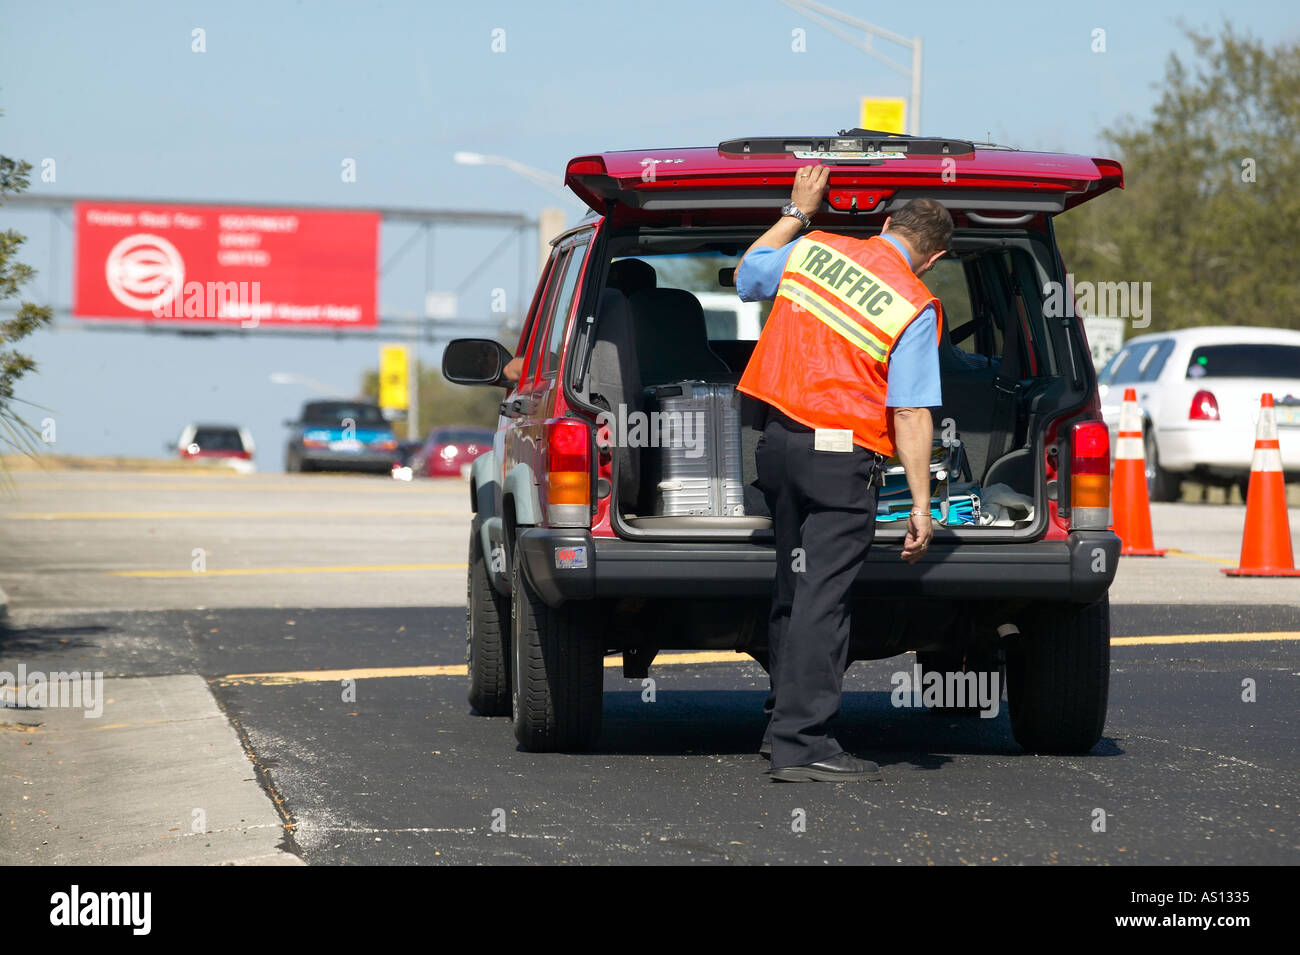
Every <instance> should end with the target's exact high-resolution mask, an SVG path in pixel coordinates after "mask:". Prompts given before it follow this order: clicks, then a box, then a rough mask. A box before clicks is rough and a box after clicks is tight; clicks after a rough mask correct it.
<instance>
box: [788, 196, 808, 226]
mask: <svg viewBox="0 0 1300 955" xmlns="http://www.w3.org/2000/svg"><path fill="white" fill-rule="evenodd" d="M781 215H783V216H794V217H795V218H796V219H798V220H799V221H800V222H802V223H803V227H804V228H805V229H810V228H812V219H809V218H808V217H807V216H806V215H804V214H803V210H802V209H800V208H799V207H798V206H796V205H795V204H794V203H793V202H787V203H786V204H785V205H783V206H782V207H781Z"/></svg>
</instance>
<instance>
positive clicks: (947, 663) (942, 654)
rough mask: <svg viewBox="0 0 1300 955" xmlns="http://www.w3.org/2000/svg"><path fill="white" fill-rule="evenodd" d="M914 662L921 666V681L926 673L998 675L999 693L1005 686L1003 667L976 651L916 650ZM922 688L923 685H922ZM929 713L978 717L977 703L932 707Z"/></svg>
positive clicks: (995, 658)
mask: <svg viewBox="0 0 1300 955" xmlns="http://www.w3.org/2000/svg"><path fill="white" fill-rule="evenodd" d="M916 662H917V663H919V664H920V665H921V679H922V680H924V679H925V674H927V673H932V672H934V673H970V672H974V673H980V672H989V673H997V674H998V684H997V685H998V689H999V691H1000V690H1001V688H1002V687H1003V686H1004V685H1005V683H1006V680H1005V677H1004V675H1003V667H1002V663H1001V661H999V660H998V659H997V657H996V655H995V654H993V653H981V652H979V651H977V650H917V651H916ZM922 686H924V683H923V684H922ZM929 709H930V712H931V713H934V714H936V715H939V716H979V715H980V708H979V704H978V701H977V702H976V705H975V706H932V707H930V708H929Z"/></svg>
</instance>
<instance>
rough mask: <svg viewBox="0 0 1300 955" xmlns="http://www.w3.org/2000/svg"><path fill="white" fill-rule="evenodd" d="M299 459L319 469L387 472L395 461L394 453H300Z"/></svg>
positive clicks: (395, 453)
mask: <svg viewBox="0 0 1300 955" xmlns="http://www.w3.org/2000/svg"><path fill="white" fill-rule="evenodd" d="M299 457H300V458H301V459H302V460H303V461H304V462H305V463H307V464H310V465H312V466H314V467H320V468H338V469H339V470H345V469H355V470H366V471H387V470H389V469H391V468H392V466H393V462H394V461H396V460H397V452H396V451H374V452H371V451H361V452H353V451H300V452H299Z"/></svg>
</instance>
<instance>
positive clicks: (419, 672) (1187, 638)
mask: <svg viewBox="0 0 1300 955" xmlns="http://www.w3.org/2000/svg"><path fill="white" fill-rule="evenodd" d="M1272 640H1300V632H1287V631H1284V632H1279V633H1183V634H1173V635H1168V636H1153V637H1112V638H1111V641H1110V642H1111V646H1137V645H1140V644H1141V645H1146V644H1174V643H1239V642H1247V641H1256V642H1258V641H1272ZM748 662H751V658H750V657H749V656H748V655H747V654H744V653H736V652H734V651H731V650H708V651H700V652H695V653H691V652H688V653H661V654H660V655H659V656H657V657H655V661H654V665H655V666H673V665H689V664H700V663H748ZM622 665H623V659H622V657H621V656H618V655H614V656H609V657H606V658H605V666H606V667H607V668H613V667H621V666H622ZM465 675H466V668H465V664H463V663H461V664H451V665H447V666H422V667H361V668H357V669H351V670H287V671H283V672H278V673H229V674H227V675H226V676H222V677H217V678H215V679H214V680H213V681H212V682H214V683H219V684H222V685H223V686H228V685H233V684H240V683H247V684H257V685H261V686H283V685H288V684H292V683H337V682H338V681H340V680H371V679H380V678H384V677H411V676H465Z"/></svg>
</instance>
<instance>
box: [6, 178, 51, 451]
mask: <svg viewBox="0 0 1300 955" xmlns="http://www.w3.org/2000/svg"><path fill="white" fill-rule="evenodd" d="M31 169H32V165H31V163H29V162H24V161H22V160H19V159H10V158H9V157H8V156H0V205H3V204H4V198H5V196H8V195H16V194H17V193H20V192H23V191H24V190H26V188H27V186H28V178H27V174H28V173H29V172H31ZM26 241H27V238H26V236H23V235H20V234H19V233H17V232H15V231H14V230H13V229H9V230H7V231H5V232H0V302H7V301H8V300H9V299H11V298H16V297H17V296H18V293H19V289H21V288H22V287H23V286H24V285H26V284H27V283H28V282H30V281H31V280H32V277H33V276H34V275H35V274H36V270H35V269H33V268H32V267H31V266H30V265H24V264H23V263H21V262H19V261H17V255H18V250H19V249H20V248H21V247H22V244H23V243H24V242H26ZM53 315H54V313H53V310H52V309H51V308H50V307H49V306H48V305H33V304H32V303H31V302H20V303H19V305H18V308H17V310H16V311H15V312H14V315H13V317H12V318H9V319H6V320H5V321H3V322H0V445H3V446H7V447H9V448H11V449H14V450H17V451H21V452H23V453H25V454H35V453H36V451H37V445H36V441H37V431H36V429H35V428H33V427H32V426H31V425H30V424H28V423H27V422H26V421H24V420H23V418H22V417H21V416H20V415H19V414H18V412H17V411H15V410H14V401H15V400H16V399H15V398H14V386H15V385H16V384H17V383H18V381H19V379H21V378H22V377H23V376H24V375H26V374H28V373H29V372H34V371H35V370H36V362H35V360H33V359H32V358H31V356H30V355H26V354H23V353H22V352H20V351H17V350H15V349H14V348H11V347H10V346H12V345H13V344H15V343H17V342H19V341H21V340H22V339H24V338H26V337H27V336H28V335H30V334H31V333H32V332H34V331H36V330H37V329H38V328H41V327H42V326H45V325H48V324H49V323H50V320H51V319H52V318H53Z"/></svg>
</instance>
